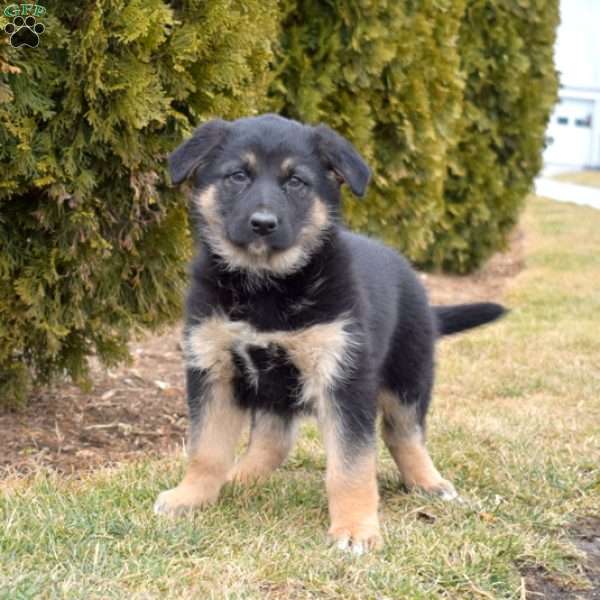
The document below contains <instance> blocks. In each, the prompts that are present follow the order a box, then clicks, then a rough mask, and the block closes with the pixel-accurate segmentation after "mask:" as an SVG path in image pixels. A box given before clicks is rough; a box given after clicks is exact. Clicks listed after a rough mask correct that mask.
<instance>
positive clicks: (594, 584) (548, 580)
mask: <svg viewBox="0 0 600 600" xmlns="http://www.w3.org/2000/svg"><path fill="white" fill-rule="evenodd" d="M569 533H570V535H571V537H572V540H573V543H574V544H575V546H576V547H577V549H578V550H579V551H580V552H582V553H583V554H584V555H585V560H584V561H583V562H582V563H580V564H579V565H578V568H579V571H580V577H581V579H583V580H584V581H587V585H586V586H585V588H583V589H577V588H575V589H574V588H573V587H570V586H567V585H565V584H564V583H563V582H561V580H560V579H559V578H557V577H555V576H553V575H552V573H549V572H548V571H546V569H544V568H543V567H541V566H535V567H527V568H525V569H522V570H521V575H522V576H523V588H522V589H523V590H524V595H523V598H526V599H527V600H535V599H539V598H546V599H548V600H567V599H568V600H600V517H597V516H589V517H584V518H582V519H580V520H579V521H577V522H576V523H575V525H573V526H572V527H571V528H570V530H569Z"/></svg>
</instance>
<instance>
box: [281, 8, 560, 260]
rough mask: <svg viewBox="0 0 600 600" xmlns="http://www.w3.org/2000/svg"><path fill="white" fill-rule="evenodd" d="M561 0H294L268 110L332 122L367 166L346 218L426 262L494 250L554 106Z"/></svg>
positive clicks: (535, 163) (535, 164)
mask: <svg viewBox="0 0 600 600" xmlns="http://www.w3.org/2000/svg"><path fill="white" fill-rule="evenodd" d="M557 15H558V2H557V0H523V1H522V2H518V3H505V2H499V1H498V0H458V1H456V0H455V1H450V0H424V1H422V2H418V3H417V2H412V1H411V0H404V1H403V2H394V1H392V0H389V1H381V2H371V1H370V0H359V1H357V2H356V1H350V0H336V1H335V2H328V3H322V2H318V1H317V0H296V1H295V2H294V1H293V0H291V1H290V4H289V5H288V15H287V17H286V21H285V23H284V26H283V35H282V44H281V46H282V48H281V54H280V71H281V74H280V76H279V77H278V78H277V79H276V80H275V81H274V83H273V85H272V87H271V96H272V102H273V106H274V107H275V108H276V109H278V110H281V111H282V112H284V113H285V114H288V115H289V116H292V117H296V118H300V119H303V120H307V121H312V122H315V121H326V122H328V123H329V124H331V125H332V126H333V127H335V128H336V129H338V130H339V131H341V132H342V133H344V134H345V135H346V136H348V137H349V138H350V139H351V140H352V141H353V142H354V143H355V144H356V145H357V147H358V148H359V149H360V150H361V151H362V153H363V154H364V155H365V157H366V158H367V160H368V162H369V163H370V165H371V166H372V167H373V170H374V181H373V185H372V187H371V191H370V193H369V195H368V197H367V199H366V201H364V203H359V202H356V201H354V200H351V199H347V201H346V204H345V209H346V210H345V214H346V218H347V221H348V222H349V224H350V225H351V226H352V227H354V228H357V229H361V230H363V231H365V232H368V233H372V234H375V235H377V236H378V237H380V238H383V239H384V240H385V241H386V242H388V243H391V244H393V245H395V246H397V247H398V248H400V249H401V250H402V251H404V252H405V253H406V254H407V255H408V256H409V257H410V258H411V259H412V260H413V261H414V262H416V263H418V264H420V265H423V266H428V267H430V268H438V267H443V268H445V269H447V270H454V271H458V272H465V271H468V270H472V269H473V268H476V267H477V266H478V265H479V264H481V262H482V261H483V260H484V259H485V258H487V257H488V256H489V254H491V252H493V251H494V250H496V249H498V248H499V247H501V246H502V245H503V244H504V242H505V240H506V236H507V234H508V232H509V231H510V228H511V227H512V225H513V224H514V223H515V221H516V219H517V216H518V211H519V208H520V206H521V204H522V203H523V200H524V198H525V195H526V193H527V191H528V189H529V186H530V185H531V181H532V179H533V176H534V175H535V173H536V172H537V170H538V169H539V166H540V153H541V149H542V146H543V134H544V129H545V124H546V121H547V118H548V115H549V112H550V109H551V106H552V104H553V102H554V100H555V95H556V76H555V71H554V67H553V60H552V47H553V43H554V35H555V28H556V24H557Z"/></svg>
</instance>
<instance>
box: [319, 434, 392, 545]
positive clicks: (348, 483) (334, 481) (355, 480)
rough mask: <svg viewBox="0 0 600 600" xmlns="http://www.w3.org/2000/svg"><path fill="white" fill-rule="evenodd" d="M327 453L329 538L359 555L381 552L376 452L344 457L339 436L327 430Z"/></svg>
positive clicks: (369, 451) (370, 451) (369, 450)
mask: <svg viewBox="0 0 600 600" xmlns="http://www.w3.org/2000/svg"><path fill="white" fill-rule="evenodd" d="M323 433H324V436H323V437H324V439H325V446H326V450H327V474H326V486H327V496H328V501H329V516H330V519H331V526H330V528H329V536H330V537H331V538H332V539H333V541H334V542H336V543H337V544H338V546H340V547H342V548H346V547H348V546H351V547H352V548H353V550H354V551H355V552H358V553H361V552H363V551H364V550H368V549H372V548H378V547H380V546H381V543H382V539H381V534H380V532H379V517H378V515H377V505H378V502H379V493H378V490H377V477H376V456H375V448H369V449H365V450H363V451H362V452H363V453H362V455H358V456H344V453H343V451H342V450H341V440H340V439H339V437H338V432H337V431H336V430H335V429H334V428H331V427H330V426H329V425H325V427H324V432H323Z"/></svg>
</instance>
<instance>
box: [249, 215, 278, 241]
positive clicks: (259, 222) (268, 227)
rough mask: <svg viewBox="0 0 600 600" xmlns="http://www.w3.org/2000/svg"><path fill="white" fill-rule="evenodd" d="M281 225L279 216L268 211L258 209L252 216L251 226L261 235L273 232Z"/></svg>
mask: <svg viewBox="0 0 600 600" xmlns="http://www.w3.org/2000/svg"><path fill="white" fill-rule="evenodd" d="M278 226H279V220H278V219H277V216H276V215H274V214H273V213H271V212H267V211H263V210H261V211H256V212H255V213H252V215H251V216H250V228H251V229H252V231H253V232H254V233H256V234H258V235H260V236H265V235H269V234H270V233H273V232H274V231H275V230H276V229H277V227H278Z"/></svg>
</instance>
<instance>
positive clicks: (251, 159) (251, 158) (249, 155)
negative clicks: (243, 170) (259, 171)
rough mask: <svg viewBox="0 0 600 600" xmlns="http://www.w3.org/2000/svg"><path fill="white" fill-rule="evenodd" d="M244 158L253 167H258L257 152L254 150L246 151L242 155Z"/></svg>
mask: <svg viewBox="0 0 600 600" xmlns="http://www.w3.org/2000/svg"><path fill="white" fill-rule="evenodd" d="M242 159H243V160H244V161H245V162H246V164H247V165H248V166H249V167H250V168H251V169H254V168H256V154H254V152H246V153H245V154H244V155H243V156H242Z"/></svg>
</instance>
